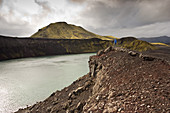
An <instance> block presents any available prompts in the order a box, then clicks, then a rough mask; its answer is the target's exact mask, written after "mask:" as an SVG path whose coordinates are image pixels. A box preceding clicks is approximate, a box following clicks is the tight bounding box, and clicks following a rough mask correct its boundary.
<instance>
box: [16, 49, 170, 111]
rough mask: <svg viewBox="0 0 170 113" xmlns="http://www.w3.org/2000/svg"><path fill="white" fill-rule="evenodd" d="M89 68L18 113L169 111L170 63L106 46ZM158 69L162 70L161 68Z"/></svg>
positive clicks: (90, 60) (91, 58) (90, 62)
mask: <svg viewBox="0 0 170 113" xmlns="http://www.w3.org/2000/svg"><path fill="white" fill-rule="evenodd" d="M89 68H90V72H89V73H88V74H87V75H84V76H83V77H81V78H79V79H78V80H76V81H74V82H73V83H72V84H71V85H70V86H68V87H65V88H64V89H63V90H61V91H56V92H54V93H53V94H52V95H51V96H50V97H48V98H47V99H46V100H44V101H42V102H38V103H36V104H34V105H32V106H29V107H27V108H24V109H20V110H19V111H17V113H48V112H49V113H117V112H118V113H122V112H123V113H149V112H153V113H168V112H169V106H170V100H169V98H170V95H169V93H170V64H169V63H168V62H167V61H165V60H163V59H160V58H156V57H153V56H149V55H145V54H141V53H138V52H135V51H130V50H127V49H122V48H114V47H108V48H106V49H105V50H100V51H99V52H98V53H97V55H94V56H91V57H90V59H89ZM160 70H161V71H160Z"/></svg>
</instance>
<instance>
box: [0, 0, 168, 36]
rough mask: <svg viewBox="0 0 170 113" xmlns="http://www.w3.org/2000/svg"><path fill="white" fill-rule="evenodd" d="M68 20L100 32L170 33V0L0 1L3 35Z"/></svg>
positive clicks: (29, 32) (23, 33) (24, 32)
mask: <svg viewBox="0 0 170 113" xmlns="http://www.w3.org/2000/svg"><path fill="white" fill-rule="evenodd" d="M59 21H66V22H67V23H69V24H75V25H79V26H82V27H84V28H85V29H87V30H89V31H92V32H94V33H97V34H100V35H112V36H116V37H123V36H135V37H154V36H162V35H167V36H170V0H0V34H1V35H8V36H31V35H32V34H33V33H35V32H37V30H38V29H40V28H42V27H44V26H47V25H48V24H50V23H54V22H59Z"/></svg>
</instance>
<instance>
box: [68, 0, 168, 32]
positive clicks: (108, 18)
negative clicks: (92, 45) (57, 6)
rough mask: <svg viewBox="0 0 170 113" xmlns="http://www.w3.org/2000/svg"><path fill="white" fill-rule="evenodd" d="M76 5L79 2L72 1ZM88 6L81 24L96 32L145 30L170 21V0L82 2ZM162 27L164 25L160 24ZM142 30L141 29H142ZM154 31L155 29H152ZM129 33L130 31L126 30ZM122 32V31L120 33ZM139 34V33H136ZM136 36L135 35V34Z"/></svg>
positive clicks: (80, 19) (83, 0) (90, 0)
mask: <svg viewBox="0 0 170 113" xmlns="http://www.w3.org/2000/svg"><path fill="white" fill-rule="evenodd" d="M71 1H72V2H75V3H80V2H77V1H78V0H71ZM80 1H82V2H81V3H83V4H86V8H85V10H84V11H83V12H82V13H81V16H80V18H79V22H80V23H84V25H85V26H86V27H87V28H89V29H92V30H93V31H94V32H98V33H102V32H103V33H104V32H106V33H107V34H108V32H107V30H108V31H110V30H111V29H112V32H113V31H114V30H115V31H117V30H118V29H122V30H124V29H129V30H130V29H133V30H135V29H134V28H139V27H142V28H145V27H144V26H147V25H148V26H154V25H152V24H157V23H164V22H169V21H170V13H169V11H170V7H169V6H170V1H169V0H163V1H160V0H80ZM159 25H162V24H159ZM142 28H141V29H142ZM158 28H159V26H158ZM151 30H153V28H152V29H151ZM126 31H128V30H126ZM120 32H121V31H120ZM134 32H138V31H134ZM134 34H135V33H134Z"/></svg>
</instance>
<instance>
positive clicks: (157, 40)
mask: <svg viewBox="0 0 170 113" xmlns="http://www.w3.org/2000/svg"><path fill="white" fill-rule="evenodd" d="M139 40H143V41H147V42H151V43H153V42H155V43H165V44H170V37H168V36H160V37H151V38H150V37H148V38H139Z"/></svg>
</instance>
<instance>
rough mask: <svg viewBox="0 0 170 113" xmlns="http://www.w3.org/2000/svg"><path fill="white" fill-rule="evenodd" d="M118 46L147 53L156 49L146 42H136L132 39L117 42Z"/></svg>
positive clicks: (126, 38)
mask: <svg viewBox="0 0 170 113" xmlns="http://www.w3.org/2000/svg"><path fill="white" fill-rule="evenodd" d="M118 45H119V46H121V47H123V48H128V49H131V50H136V51H140V52H141V51H147V50H153V49H156V47H155V46H154V45H152V44H150V43H148V42H146V41H141V40H138V39H136V38H134V37H125V38H121V39H120V40H118Z"/></svg>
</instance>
